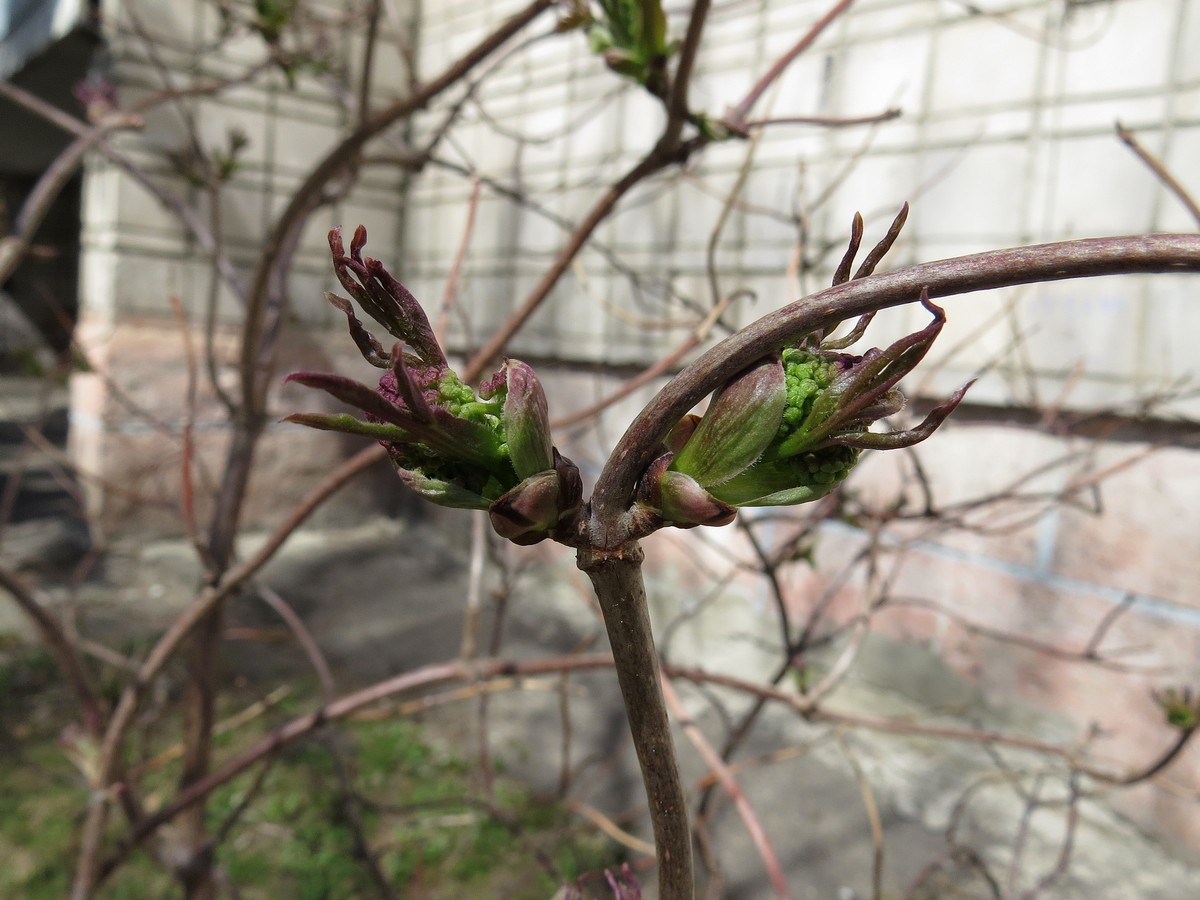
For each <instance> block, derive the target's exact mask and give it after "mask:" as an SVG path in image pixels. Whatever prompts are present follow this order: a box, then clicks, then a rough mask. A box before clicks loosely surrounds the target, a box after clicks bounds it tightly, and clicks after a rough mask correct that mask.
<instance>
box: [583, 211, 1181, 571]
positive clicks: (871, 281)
mask: <svg viewBox="0 0 1200 900" xmlns="http://www.w3.org/2000/svg"><path fill="white" fill-rule="evenodd" d="M1150 272H1178V273H1181V274H1182V273H1185V272H1200V235H1186V234H1154V235H1142V236H1133V237H1110V238H1089V239H1085V240H1076V241H1061V242H1057V243H1052V244H1036V245H1033V246H1030V247H1017V248H1014V249H1011V250H995V251H991V252H988V253H978V254H975V255H972V256H960V257H956V258H954V259H946V260H940V261H938V262H931V263H923V264H921V265H916V266H909V267H907V268H904V269H897V270H896V271H894V272H887V273H884V274H882V275H871V276H869V277H866V278H859V279H853V280H851V281H848V282H846V283H845V284H838V285H834V286H833V287H831V288H826V289H825V290H823V291H818V292H817V293H815V294H811V295H810V296H808V297H806V298H804V299H803V300H800V301H797V302H795V303H792V304H790V305H788V306H785V307H784V308H783V309H781V310H778V311H777V312H774V313H771V314H770V315H767V316H764V317H763V318H761V319H759V320H758V321H757V322H755V323H754V324H752V325H750V326H748V327H746V328H744V329H742V330H741V331H739V332H738V333H737V334H735V335H733V336H732V337H729V338H726V339H725V340H724V341H722V342H721V343H720V344H718V345H717V346H715V347H713V348H712V349H711V350H709V351H708V352H707V353H705V354H703V355H702V356H700V357H699V358H698V359H697V360H696V361H695V362H693V363H692V364H691V365H689V366H688V367H687V368H686V369H684V370H683V371H682V372H681V373H680V374H679V375H678V376H676V377H675V378H674V379H673V380H672V381H671V382H670V383H668V384H667V386H666V387H664V388H663V389H662V390H661V391H660V392H659V393H658V395H657V396H656V397H655V398H654V399H653V400H652V401H650V403H649V404H648V405H647V406H646V407H645V408H644V409H643V410H642V412H641V413H640V414H639V415H638V417H637V418H636V419H635V420H634V422H633V424H632V425H630V426H629V428H628V429H627V430H626V432H625V434H624V435H623V436H622V437H621V440H620V441H619V442H618V443H617V446H616V448H615V449H614V450H613V452H612V454H611V455H610V456H609V462H608V464H607V465H606V466H605V467H604V470H603V471H602V472H601V473H600V477H599V479H598V480H597V482H596V489H595V491H594V493H593V494H592V513H591V521H590V523H589V540H590V542H591V543H593V544H594V545H595V546H597V547H601V548H603V547H617V546H620V545H621V544H622V543H624V542H626V541H628V540H631V539H632V538H636V537H639V536H640V535H639V534H636V533H635V529H634V525H633V523H632V521H631V520H630V517H629V516H628V514H627V510H628V509H629V508H630V505H631V501H632V498H633V495H634V491H635V489H636V487H637V481H638V478H640V477H641V474H642V472H644V471H645V470H646V467H647V466H648V465H649V464H650V463H651V461H652V460H653V458H654V456H655V455H656V454H657V453H658V452H659V444H660V443H661V441H662V439H663V437H665V436H666V433H667V432H668V431H669V430H670V429H671V427H672V426H673V425H674V424H675V423H676V422H678V421H679V420H680V419H681V418H682V417H683V416H684V414H686V413H687V411H688V410H690V409H691V408H692V407H693V406H695V405H696V404H697V403H699V402H700V401H701V400H702V399H704V397H706V396H707V395H708V394H710V393H712V392H713V391H714V390H716V389H717V388H719V387H720V386H721V385H722V384H724V383H725V381H727V380H728V379H729V378H731V377H732V376H733V375H735V374H737V373H738V372H739V371H741V370H742V369H744V368H746V367H747V366H749V365H751V364H752V363H754V362H756V361H757V360H759V359H761V358H762V357H763V356H764V355H765V354H767V353H769V352H770V351H771V350H772V349H774V348H777V347H781V346H784V345H786V344H787V343H789V342H791V341H795V340H796V339H797V338H799V337H800V336H801V335H804V334H808V333H809V332H812V331H814V330H816V329H818V328H824V329H826V330H829V329H831V328H832V327H833V326H835V325H836V324H837V323H839V322H843V321H845V320H846V319H849V318H852V317H855V316H859V315H862V314H864V313H868V312H871V311H872V310H877V309H885V308H887V307H890V306H900V305H901V304H904V303H912V302H913V301H915V300H917V299H918V298H919V296H920V294H921V291H922V289H925V290H926V291H927V292H928V296H929V297H948V296H952V295H955V294H966V293H971V292H973V291H985V290H992V289H994V288H1000V287H1011V286H1013V285H1018V284H1033V283H1036V282H1042V281H1060V280H1063V279H1067V278H1087V277H1093V276H1097V275H1130V274H1136V273H1150Z"/></svg>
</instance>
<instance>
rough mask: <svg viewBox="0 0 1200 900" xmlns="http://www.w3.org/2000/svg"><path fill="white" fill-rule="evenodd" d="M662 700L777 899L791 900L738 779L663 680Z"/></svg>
mask: <svg viewBox="0 0 1200 900" xmlns="http://www.w3.org/2000/svg"><path fill="white" fill-rule="evenodd" d="M662 691H663V696H664V697H665V698H666V701H667V706H669V707H670V708H671V710H672V711H673V712H674V713H675V718H676V720H677V721H678V722H679V726H680V727H681V728H682V729H683V733H684V734H686V735H687V737H688V740H689V741H691V742H692V746H693V747H695V748H696V751H697V752H698V753H699V754H700V757H701V758H702V759H703V760H704V764H705V765H706V766H708V769H709V772H711V773H712V775H713V777H714V778H716V779H717V781H718V782H719V783H720V785H721V789H722V790H724V791H725V793H726V794H728V795H729V798H730V799H731V800H733V805H734V807H735V808H736V809H737V811H738V815H739V816H740V817H741V819H742V823H743V824H744V825H745V826H746V831H747V832H748V833H749V835H750V842H751V843H752V844H754V849H755V850H757V851H758V855H759V856H760V857H761V858H762V861H763V867H764V868H765V869H766V871H767V877H768V878H769V879H770V880H771V885H772V886H773V887H774V889H775V895H776V896H777V897H783V898H790V897H791V896H792V894H791V891H790V890H789V889H788V884H787V877H786V876H785V875H784V874H783V867H782V866H781V865H780V864H779V857H778V856H777V855H776V854H775V848H774V847H772V846H771V841H770V839H769V838H768V837H767V833H766V831H765V830H764V829H763V827H762V822H761V821H759V818H758V814H757V813H756V812H755V811H754V807H752V806H751V805H750V801H749V800H748V799H747V797H746V792H745V791H743V790H742V788H741V785H739V784H738V783H737V779H736V778H734V777H733V773H732V772H730V771H729V767H728V766H726V765H725V762H724V760H722V759H721V757H720V755H719V754H718V753H717V751H716V750H714V749H713V747H712V744H710V743H709V742H708V738H706V737H705V736H704V732H702V731H701V730H700V728H699V726H697V725H696V723H695V722H694V721H693V720H692V718H691V717H690V716H688V714H687V710H686V709H684V706H683V703H682V701H680V699H679V695H678V694H677V693H676V692H675V688H674V687H672V686H671V682H670V681H669V680H667V679H666V678H663V679H662Z"/></svg>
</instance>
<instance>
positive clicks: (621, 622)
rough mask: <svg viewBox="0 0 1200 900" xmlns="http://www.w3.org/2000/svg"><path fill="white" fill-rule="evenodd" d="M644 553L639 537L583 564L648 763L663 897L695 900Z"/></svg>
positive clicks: (585, 552)
mask: <svg viewBox="0 0 1200 900" xmlns="http://www.w3.org/2000/svg"><path fill="white" fill-rule="evenodd" d="M642 559H643V554H642V548H641V547H640V546H638V544H637V542H630V543H628V544H625V545H624V546H621V547H618V548H617V549H615V550H611V551H604V550H599V549H593V548H590V547H584V548H581V549H580V551H579V568H580V569H582V570H583V571H584V572H586V573H587V576H588V578H590V579H591V581H592V586H593V587H594V588H595V590H596V596H597V598H599V600H600V608H601V609H602V610H603V612H604V626H605V628H606V629H607V630H608V640H609V643H610V644H611V645H612V653H613V661H614V663H615V664H616V669H617V681H618V682H619V683H620V685H621V696H622V698H623V699H624V701H625V711H626V716H627V718H628V720H629V730H630V731H631V732H632V733H633V746H634V748H635V749H636V750H637V756H638V763H640V764H641V767H642V781H643V782H644V783H645V786H646V797H647V800H648V801H649V806H650V821H651V823H652V825H653V827H654V851H655V855H656V856H657V857H658V893H659V898H660V900H692V897H693V896H694V893H693V884H692V837H691V830H690V828H689V827H688V815H687V802H686V800H685V798H684V794H683V783H682V781H681V780H680V778H679V767H678V765H677V764H676V762H675V747H674V743H673V742H672V740H671V725H670V721H669V719H668V718H667V707H666V704H665V702H664V701H663V693H662V685H661V684H660V681H659V679H660V674H659V667H658V653H657V651H656V650H655V648H654V636H653V634H652V633H651V630H650V614H649V610H648V607H647V603H646V587H645V584H644V583H643V582H642Z"/></svg>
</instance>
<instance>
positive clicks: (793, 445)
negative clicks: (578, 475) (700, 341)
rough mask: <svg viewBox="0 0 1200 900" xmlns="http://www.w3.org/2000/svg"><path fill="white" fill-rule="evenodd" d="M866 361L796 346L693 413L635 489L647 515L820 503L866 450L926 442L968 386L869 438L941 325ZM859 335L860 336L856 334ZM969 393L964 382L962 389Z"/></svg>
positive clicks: (722, 516)
mask: <svg viewBox="0 0 1200 900" xmlns="http://www.w3.org/2000/svg"><path fill="white" fill-rule="evenodd" d="M922 302H924V303H925V306H926V308H927V309H929V310H930V312H931V313H933V316H934V318H933V322H932V323H930V325H929V326H927V327H926V328H924V329H922V330H921V331H918V332H916V333H915V334H912V335H908V336H907V337H904V338H901V339H900V340H899V341H897V342H896V343H894V344H892V345H891V346H890V347H888V348H887V349H885V350H878V349H873V350H869V351H868V352H867V353H865V354H864V355H862V356H851V355H848V354H845V353H840V352H836V351H835V349H833V348H834V347H838V348H839V349H840V347H839V345H836V344H831V345H829V346H827V347H821V346H816V345H802V346H800V347H792V348H787V349H785V350H783V351H782V352H781V353H780V354H779V355H778V356H772V357H768V358H766V359H764V360H762V361H761V362H759V363H757V364H756V365H754V366H752V367H750V368H749V369H747V370H746V371H745V372H743V373H741V374H740V375H739V376H737V377H736V378H735V379H733V380H732V381H731V382H729V383H728V384H727V385H725V387H723V388H722V389H721V390H720V391H718V392H717V394H716V395H715V396H714V397H713V400H712V402H711V403H710V404H709V408H708V411H707V412H706V413H705V414H704V416H703V418H697V417H696V416H689V417H687V418H686V419H684V420H683V421H682V422H680V423H679V424H678V425H677V426H676V427H675V429H673V430H672V432H671V434H670V435H668V437H667V440H666V442H665V443H666V446H665V447H664V453H663V454H662V455H661V456H660V457H659V459H658V460H656V461H655V463H654V464H653V465H652V466H651V467H650V469H648V470H647V472H646V473H645V475H644V476H643V478H642V481H641V484H640V486H639V493H638V501H639V503H640V504H641V507H642V509H643V511H644V512H646V513H647V514H649V515H651V516H657V517H658V518H659V519H660V520H661V521H662V522H663V523H664V524H669V525H676V526H679V527H690V526H692V525H724V524H727V523H728V522H731V521H733V518H734V517H735V515H736V511H737V509H738V508H740V507H746V506H790V505H793V504H797V503H806V502H808V501H811V500H816V499H819V498H821V497H823V496H825V495H826V494H828V493H829V492H830V491H831V490H833V489H834V488H835V487H836V486H837V485H838V484H840V483H841V482H842V481H843V480H845V478H846V476H847V475H849V473H850V470H851V469H852V468H854V466H855V464H856V463H857V462H858V459H859V454H860V451H861V450H864V449H872V448H873V449H892V448H896V447H907V446H911V445H913V444H915V443H918V442H919V441H922V440H924V439H925V438H927V437H928V436H929V435H930V434H932V433H933V431H934V430H935V429H936V428H937V427H938V425H940V424H941V423H942V421H943V420H944V419H945V418H946V416H948V415H949V414H950V412H951V411H952V410H953V409H954V407H955V406H957V405H958V403H959V402H960V401H961V400H962V397H963V395H964V393H965V392H966V387H964V388H963V389H962V390H960V391H958V392H957V393H956V394H955V395H954V396H952V397H951V398H950V399H949V400H948V401H947V402H946V403H944V404H942V405H940V406H938V407H937V408H936V409H934V410H933V412H931V413H930V414H929V416H928V417H927V418H926V419H925V421H924V422H922V423H921V424H920V425H918V426H917V427H916V428H913V429H910V430H908V431H898V432H891V433H877V432H872V431H870V430H869V429H870V426H871V424H872V423H874V422H875V421H877V420H879V419H881V418H883V417H885V416H889V415H892V414H894V413H896V412H899V411H900V409H901V408H902V407H903V405H904V397H903V395H902V394H901V393H900V391H899V390H898V389H897V388H896V384H897V383H898V382H899V381H900V379H901V378H902V377H903V376H904V375H906V374H907V373H908V372H909V371H911V370H912V369H913V367H914V366H916V364H917V363H918V362H919V361H920V360H921V358H922V357H923V356H924V355H925V353H926V352H927V351H928V349H929V347H930V346H931V345H932V343H933V340H934V339H935V338H936V337H937V335H938V333H939V332H940V331H941V328H942V325H943V324H944V322H945V315H944V314H943V312H942V310H941V309H939V308H938V307H936V306H934V305H933V304H931V303H929V302H928V301H925V300H923V301H922ZM856 334H857V332H856ZM968 386H969V385H968Z"/></svg>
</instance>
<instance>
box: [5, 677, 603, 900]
mask: <svg viewBox="0 0 1200 900" xmlns="http://www.w3.org/2000/svg"><path fill="white" fill-rule="evenodd" d="M9 659H10V661H9V663H8V664H6V665H4V666H0V798H2V801H0V897H21V898H28V900H40V898H59V897H62V896H63V895H64V893H65V892H66V891H67V889H68V887H69V882H70V877H71V869H72V866H73V861H74V858H75V852H76V841H77V828H78V824H79V821H80V818H81V816H82V814H83V811H84V809H85V806H86V803H87V790H86V786H85V780H84V778H83V776H82V775H81V773H80V771H79V769H78V768H76V766H75V765H74V764H73V763H72V762H71V761H70V759H69V758H68V757H67V755H66V754H65V753H64V751H63V749H62V747H61V746H60V745H59V742H58V737H59V734H60V732H61V729H62V726H63V724H64V723H66V722H68V721H70V718H71V716H72V715H73V713H74V708H73V705H72V703H71V698H70V697H69V696H68V695H67V694H66V693H65V692H64V691H63V689H62V688H61V687H59V686H57V685H54V684H53V682H52V681H48V679H49V678H51V677H52V670H51V669H50V668H49V667H47V666H46V665H44V659H42V658H41V657H40V656H38V655H36V654H34V655H33V656H28V657H27V658H26V657H22V658H19V659H15V660H14V657H13V655H12V654H9ZM47 684H49V686H47ZM260 690H261V686H260ZM262 693H266V691H265V690H263V691H262ZM227 699H229V703H228V704H227V707H226V708H225V710H224V712H225V713H226V714H229V713H232V712H234V711H236V710H237V709H240V708H242V707H243V706H245V705H247V704H248V703H249V702H251V700H252V698H250V697H247V696H242V697H237V698H227ZM282 707H283V708H282V709H281V708H279V707H276V708H274V709H273V710H272V711H271V713H270V715H268V716H264V717H262V718H261V719H259V720H257V721H255V722H254V723H252V724H250V725H248V726H245V727H243V728H242V729H241V730H239V731H238V732H237V733H236V734H234V735H232V736H229V737H225V738H222V739H221V740H220V741H219V742H218V744H219V747H220V749H219V750H218V757H217V758H218V761H219V760H221V759H225V758H227V757H228V755H231V754H234V753H236V752H237V750H238V749H239V748H241V747H245V746H247V745H249V744H250V743H251V742H252V741H253V740H254V739H255V738H257V737H259V736H261V735H262V734H263V733H264V732H265V731H266V730H267V729H268V728H270V727H272V726H273V725H276V724H278V723H279V722H281V721H283V720H284V719H286V718H287V716H289V715H294V714H297V713H299V712H302V711H304V710H305V709H307V708H308V707H309V701H308V700H307V699H304V698H299V699H291V698H289V700H288V701H287V702H286V703H285V704H282ZM148 733H152V734H153V735H154V736H153V737H152V738H149V739H147V741H146V746H145V747H144V748H139V752H140V753H141V754H144V756H145V757H149V756H150V755H152V754H153V753H155V752H158V751H159V750H161V749H163V748H164V747H166V746H168V745H169V744H170V743H171V742H172V741H173V740H174V739H175V736H177V735H178V734H179V722H178V716H177V713H176V712H175V711H168V713H166V714H165V715H164V717H163V718H162V719H161V720H160V721H159V722H157V723H156V724H155V727H154V728H153V729H151V731H150V732H148ZM329 740H330V738H329V737H328V736H322V737H318V738H314V739H311V740H308V741H304V742H301V743H299V744H296V745H293V746H291V747H289V748H287V749H286V750H285V751H284V752H283V753H281V754H280V755H279V757H278V758H277V759H276V761H275V762H274V764H273V765H272V767H271V769H270V771H269V773H268V774H267V776H266V778H265V780H264V782H263V784H262V786H261V788H260V790H259V792H258V793H257V794H256V795H255V797H254V798H253V800H252V801H251V803H250V805H249V807H248V808H247V809H246V810H245V811H244V813H243V814H242V816H241V817H240V818H239V819H238V820H237V823H236V825H235V826H234V827H233V828H232V829H231V830H230V832H229V838H228V840H226V841H225V843H224V844H223V845H222V846H221V847H220V848H219V849H218V852H217V860H218V864H219V865H220V866H221V867H222V869H223V870H224V871H225V873H227V875H228V877H229V879H230V881H231V882H232V883H233V884H234V885H236V886H237V889H238V891H239V892H240V895H241V896H242V897H243V898H246V900H259V898H261V900H269V898H277V897H296V898H301V900H337V898H358V897H370V896H375V895H376V892H375V891H374V889H373V887H372V881H371V878H370V875H369V874H368V870H367V867H366V866H365V865H364V864H363V862H362V861H361V859H360V858H359V857H358V854H357V853H356V848H355V837H354V831H353V829H352V828H351V827H350V825H349V822H348V819H347V816H346V814H345V811H344V807H343V804H342V802H341V799H342V795H341V792H340V790H339V781H338V777H337V768H336V766H335V763H334V757H333V756H332V754H331V752H330V748H329ZM135 743H136V741H135ZM339 746H342V747H343V748H344V749H345V750H348V751H349V753H348V754H346V756H347V758H348V759H349V760H351V761H352V765H353V778H354V784H355V786H356V788H357V793H358V795H359V796H360V797H363V798H366V799H368V800H369V801H370V803H369V804H367V805H364V806H362V807H361V808H360V809H359V816H360V818H361V820H362V824H363V829H364V831H365V834H366V838H367V841H368V843H369V845H370V846H371V848H372V849H373V850H374V851H375V853H376V854H377V859H378V864H379V867H380V869H381V870H382V871H383V872H384V873H385V875H386V877H387V878H388V880H389V881H390V882H391V884H392V885H393V886H394V888H395V889H396V890H397V891H398V892H399V893H400V894H401V896H404V897H413V898H427V900H440V898H455V900H471V898H480V900H483V898H489V900H493V898H511V900H523V898H531V900H532V898H538V900H544V898H546V897H548V896H551V895H552V894H553V893H554V892H555V890H556V889H557V888H558V887H559V886H560V884H561V882H562V881H563V880H567V881H572V880H574V878H575V877H576V876H577V875H578V874H580V873H582V872H588V871H597V870H599V869H602V868H603V867H605V866H611V865H614V864H616V863H618V862H619V858H620V857H619V854H618V853H617V848H614V846H613V845H612V843H611V842H608V841H607V840H605V839H603V838H601V837H599V836H597V835H596V834H595V833H594V832H593V831H592V830H591V829H590V828H589V827H587V826H586V825H583V824H582V823H580V822H579V820H577V819H573V818H572V817H570V816H569V814H567V813H565V812H563V811H562V810H561V809H560V808H559V807H558V806H557V805H556V804H554V803H552V802H545V801H540V800H538V799H537V798H534V797H533V796H531V795H530V794H529V792H528V791H526V790H524V789H523V788H522V787H521V786H520V785H517V784H515V783H513V782H511V781H509V780H506V779H505V778H504V777H503V776H501V777H499V778H498V779H497V781H496V783H495V786H494V793H493V795H492V797H491V799H490V801H488V802H484V799H483V797H482V795H481V791H480V787H479V784H478V778H477V776H476V774H475V773H474V772H473V770H472V767H471V766H470V765H469V764H468V763H467V762H466V761H464V760H463V759H462V758H460V757H459V756H458V755H457V754H456V753H455V752H453V750H451V749H448V748H445V747H444V746H442V744H441V742H439V741H438V740H436V736H435V735H431V734H429V733H428V732H427V731H426V730H425V729H424V728H423V727H422V726H420V725H418V724H416V723H414V722H412V721H409V720H388V721H380V722H371V723H357V724H351V725H348V726H347V727H346V728H345V729H344V731H343V733H342V736H341V739H340V743H339ZM177 767H178V763H172V764H169V765H167V766H164V767H162V768H160V769H158V770H156V771H154V772H153V773H151V774H149V775H147V776H146V777H145V778H144V779H143V780H142V782H141V785H140V793H139V796H140V798H141V799H142V801H143V803H145V804H146V805H147V807H151V808H152V807H153V806H154V805H155V804H161V803H162V802H165V800H166V799H168V798H169V797H170V795H171V792H172V789H173V785H174V784H175V782H176V779H177V777H178V768H177ZM253 780H254V776H253V774H251V773H247V774H243V775H242V776H240V777H239V778H238V779H236V780H235V781H234V782H233V783H232V784H229V785H226V786H225V787H224V788H222V789H221V790H219V791H217V792H216V793H214V795H213V796H212V798H211V802H210V804H209V821H210V823H211V825H212V826H213V827H214V828H215V827H217V826H218V825H219V824H220V823H222V822H223V821H224V820H225V819H226V817H227V816H228V815H229V814H230V813H231V811H233V810H234V809H236V808H237V806H238V805H239V804H240V803H241V802H242V801H243V799H244V797H245V792H246V791H247V790H249V789H250V788H251V785H252V784H253ZM113 819H114V821H113V824H112V826H111V832H112V833H111V835H110V837H111V839H112V841H113V843H112V844H110V845H109V846H110V847H111V846H113V844H115V841H116V840H117V839H118V838H119V836H120V835H121V833H122V832H123V830H124V828H125V822H124V820H123V819H121V817H120V816H119V815H114V816H113ZM539 855H540V856H541V857H542V858H543V859H550V860H553V862H554V864H555V865H556V866H557V868H558V872H559V874H560V876H561V878H559V877H555V876H552V875H551V874H549V873H548V872H547V871H546V870H545V867H544V866H543V865H541V864H539V862H538V857H539ZM178 894H179V889H178V887H177V886H176V884H175V882H174V880H173V878H172V877H171V875H170V874H169V873H166V872H164V871H163V869H162V868H161V867H160V866H159V865H158V864H157V863H155V862H154V861H152V860H151V859H150V858H149V856H147V855H146V854H142V853H138V854H134V855H132V856H130V857H129V858H128V859H127V861H126V862H125V864H124V865H122V866H121V867H120V868H119V869H118V870H117V872H116V873H115V874H114V875H113V876H112V877H111V878H110V879H109V880H108V881H107V882H106V883H105V885H104V888H103V889H102V890H101V891H100V892H99V893H98V895H97V896H99V897H101V898H108V900H112V898H116V900H124V898H130V900H134V898H137V900H142V898H157V897H174V896H178Z"/></svg>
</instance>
